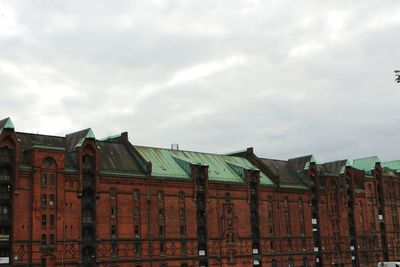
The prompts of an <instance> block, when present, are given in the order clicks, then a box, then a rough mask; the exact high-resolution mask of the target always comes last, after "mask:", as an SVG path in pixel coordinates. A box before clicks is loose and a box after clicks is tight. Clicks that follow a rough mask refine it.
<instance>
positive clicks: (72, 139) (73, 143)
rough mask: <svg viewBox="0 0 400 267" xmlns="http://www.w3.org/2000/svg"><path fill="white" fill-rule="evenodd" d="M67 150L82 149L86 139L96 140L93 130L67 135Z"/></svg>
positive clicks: (88, 129)
mask: <svg viewBox="0 0 400 267" xmlns="http://www.w3.org/2000/svg"><path fill="white" fill-rule="evenodd" d="M65 139H66V148H67V151H73V150H74V149H75V148H77V147H80V146H81V145H82V144H83V142H84V141H85V140H86V139H96V137H95V136H94V134H93V131H92V129H91V128H87V129H85V130H82V131H78V132H75V133H71V134H67V135H66V136H65Z"/></svg>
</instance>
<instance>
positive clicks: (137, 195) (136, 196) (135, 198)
mask: <svg viewBox="0 0 400 267" xmlns="http://www.w3.org/2000/svg"><path fill="white" fill-rule="evenodd" d="M133 200H135V201H138V200H139V190H135V191H133Z"/></svg>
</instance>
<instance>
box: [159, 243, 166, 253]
mask: <svg viewBox="0 0 400 267" xmlns="http://www.w3.org/2000/svg"><path fill="white" fill-rule="evenodd" d="M160 254H161V255H164V254H165V243H164V241H160Z"/></svg>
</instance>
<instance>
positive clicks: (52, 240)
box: [49, 234, 54, 245]
mask: <svg viewBox="0 0 400 267" xmlns="http://www.w3.org/2000/svg"><path fill="white" fill-rule="evenodd" d="M49 243H50V245H54V234H50V236H49Z"/></svg>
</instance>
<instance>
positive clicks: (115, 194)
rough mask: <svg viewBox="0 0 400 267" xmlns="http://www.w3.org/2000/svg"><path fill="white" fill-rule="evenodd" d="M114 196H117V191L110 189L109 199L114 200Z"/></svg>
mask: <svg viewBox="0 0 400 267" xmlns="http://www.w3.org/2000/svg"><path fill="white" fill-rule="evenodd" d="M116 196H117V190H116V189H115V188H111V189H110V197H111V199H115V197H116Z"/></svg>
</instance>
